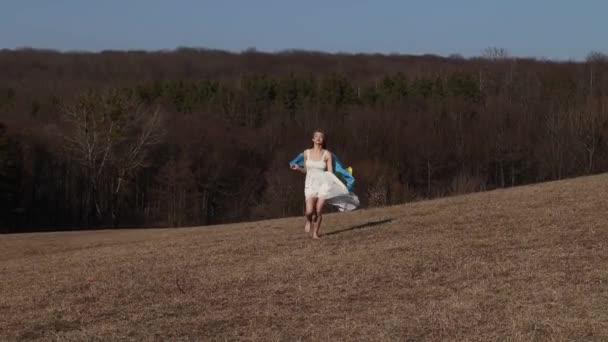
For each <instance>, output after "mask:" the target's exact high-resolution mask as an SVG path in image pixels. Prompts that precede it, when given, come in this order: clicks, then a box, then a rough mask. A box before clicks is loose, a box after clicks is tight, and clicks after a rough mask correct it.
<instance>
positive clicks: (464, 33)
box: [0, 0, 608, 59]
mask: <svg viewBox="0 0 608 342" xmlns="http://www.w3.org/2000/svg"><path fill="white" fill-rule="evenodd" d="M607 14H608V1H607V0H579V1H576V0H501V1H499V0H426V1H423V0H416V1H414V0H410V1H408V0H401V1H398V0H376V1H372V0H299V1H295V0H239V1H237V0H217V1H207V0H199V1H195V0H172V1H171V0H166V1H160V0H0V48H10V49H13V48H18V47H34V48H49V49H57V50H90V51H100V50H104V49H146V50H158V49H173V48H176V47H180V46H188V47H207V48H215V49H222V50H231V51H241V50H244V49H246V48H248V47H256V48H257V49H258V50H262V51H278V50H283V49H292V48H297V49H307V50H320V51H327V52H338V51H342V52H380V53H392V52H397V53H404V54H424V53H432V54H439V55H449V54H452V53H459V54H462V55H464V56H474V55H479V54H481V51H482V50H483V49H484V48H487V47H490V46H496V47H501V48H505V49H507V50H508V51H509V52H510V54H512V55H515V56H535V57H545V58H551V59H571V58H572V59H582V58H584V57H585V56H586V55H587V54H588V53H589V52H590V51H592V50H594V51H602V52H608V39H607V34H608V19H607Z"/></svg>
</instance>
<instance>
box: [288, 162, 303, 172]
mask: <svg viewBox="0 0 608 342" xmlns="http://www.w3.org/2000/svg"><path fill="white" fill-rule="evenodd" d="M290 168H291V169H292V170H294V171H300V172H302V173H306V169H305V168H303V167H300V165H298V164H292V165H291V166H290Z"/></svg>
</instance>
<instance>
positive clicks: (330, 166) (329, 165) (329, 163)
mask: <svg viewBox="0 0 608 342" xmlns="http://www.w3.org/2000/svg"><path fill="white" fill-rule="evenodd" d="M331 158H332V157H331V152H329V151H327V171H329V172H331V173H334V163H333V162H332V159H331Z"/></svg>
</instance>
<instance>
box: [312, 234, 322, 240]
mask: <svg viewBox="0 0 608 342" xmlns="http://www.w3.org/2000/svg"><path fill="white" fill-rule="evenodd" d="M312 238H313V239H315V240H319V239H321V237H319V235H317V234H314V235H313V236H312Z"/></svg>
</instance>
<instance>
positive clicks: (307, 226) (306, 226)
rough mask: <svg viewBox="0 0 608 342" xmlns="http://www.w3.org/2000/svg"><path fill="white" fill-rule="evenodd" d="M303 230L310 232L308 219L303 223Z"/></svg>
mask: <svg viewBox="0 0 608 342" xmlns="http://www.w3.org/2000/svg"><path fill="white" fill-rule="evenodd" d="M304 231H305V232H306V233H310V221H306V224H305V225H304Z"/></svg>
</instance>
